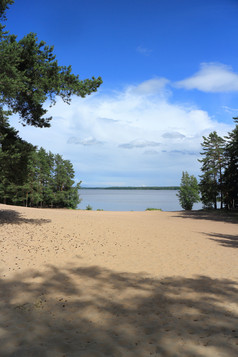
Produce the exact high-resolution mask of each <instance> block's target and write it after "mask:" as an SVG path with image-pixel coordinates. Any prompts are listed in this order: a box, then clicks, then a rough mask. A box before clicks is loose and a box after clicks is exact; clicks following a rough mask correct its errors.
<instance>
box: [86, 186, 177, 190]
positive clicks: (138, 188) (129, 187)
mask: <svg viewBox="0 0 238 357" xmlns="http://www.w3.org/2000/svg"><path fill="white" fill-rule="evenodd" d="M80 189H85V190H161V191H162V190H179V186H147V187H140V186H139V187H133V186H126V187H118V186H114V187H81V188H80Z"/></svg>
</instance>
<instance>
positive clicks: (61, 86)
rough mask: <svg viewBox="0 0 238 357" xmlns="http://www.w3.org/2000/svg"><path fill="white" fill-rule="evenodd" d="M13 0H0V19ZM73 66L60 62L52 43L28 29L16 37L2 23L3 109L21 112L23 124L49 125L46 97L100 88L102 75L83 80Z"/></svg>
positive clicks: (0, 81)
mask: <svg viewBox="0 0 238 357" xmlns="http://www.w3.org/2000/svg"><path fill="white" fill-rule="evenodd" d="M12 3H13V1H12V0H0V20H1V21H2V22H3V21H4V20H5V10H6V9H7V8H8V5H11V4H12ZM71 71H72V69H71V66H68V67H66V66H59V65H58V62H57V60H56V56H55V55H54V53H53V46H48V45H46V43H45V42H44V41H40V42H39V41H38V38H37V36H36V34H34V33H29V34H27V35H26V36H24V37H23V38H22V39H21V40H19V41H17V36H16V35H11V34H9V33H7V32H5V31H4V25H3V24H1V25H0V111H2V110H3V106H7V107H8V108H9V110H11V111H12V113H18V114H19V116H20V118H21V120H22V122H23V123H24V124H29V125H33V126H36V127H49V126H50V120H51V119H52V118H51V117H48V118H47V117H45V114H46V113H47V110H46V109H44V107H43V105H44V103H45V101H46V100H47V99H49V100H50V102H51V104H52V105H53V104H55V102H56V96H60V97H61V98H62V99H63V101H64V102H66V103H70V100H71V97H72V95H77V96H80V97H85V96H86V95H87V94H91V93H92V92H95V91H97V89H98V87H99V86H100V85H101V83H102V79H101V77H98V78H94V77H92V79H85V80H80V79H79V76H78V75H74V74H72V73H71Z"/></svg>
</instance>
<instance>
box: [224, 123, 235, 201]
mask: <svg viewBox="0 0 238 357" xmlns="http://www.w3.org/2000/svg"><path fill="white" fill-rule="evenodd" d="M233 119H234V120H235V122H237V123H238V118H233ZM226 139H227V144H226V148H225V157H226V170H225V174H224V185H225V202H226V205H227V208H237V207H238V125H236V127H235V129H234V130H233V131H232V132H231V133H229V134H228V136H227V137H226Z"/></svg>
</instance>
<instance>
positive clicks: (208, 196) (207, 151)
mask: <svg viewBox="0 0 238 357" xmlns="http://www.w3.org/2000/svg"><path fill="white" fill-rule="evenodd" d="M201 145H202V148H203V151H202V152H201V155H203V159H201V160H198V161H199V162H201V163H202V167H201V170H202V172H203V174H202V175H201V181H200V191H201V196H202V198H201V201H202V202H203V203H204V205H205V206H209V205H213V206H214V208H215V209H217V201H218V197H219V199H220V200H221V208H222V206H223V173H224V168H225V158H224V147H225V140H224V139H223V138H222V137H220V136H218V135H217V133H216V131H214V132H212V133H210V134H209V135H208V137H205V136H203V143H202V144H201Z"/></svg>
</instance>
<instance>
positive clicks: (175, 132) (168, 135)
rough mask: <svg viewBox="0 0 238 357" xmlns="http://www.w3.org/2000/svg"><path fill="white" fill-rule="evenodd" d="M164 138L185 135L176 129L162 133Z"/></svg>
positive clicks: (183, 136) (182, 136)
mask: <svg viewBox="0 0 238 357" xmlns="http://www.w3.org/2000/svg"><path fill="white" fill-rule="evenodd" d="M162 137H163V138H165V139H183V138H185V135H183V134H181V133H179V132H178V131H171V132H166V133H164V134H163V135H162Z"/></svg>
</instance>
